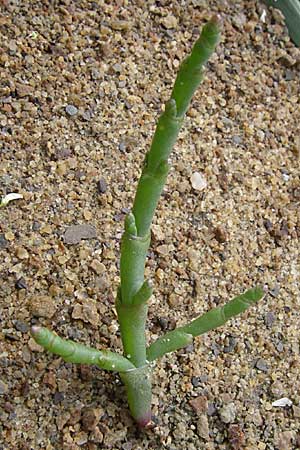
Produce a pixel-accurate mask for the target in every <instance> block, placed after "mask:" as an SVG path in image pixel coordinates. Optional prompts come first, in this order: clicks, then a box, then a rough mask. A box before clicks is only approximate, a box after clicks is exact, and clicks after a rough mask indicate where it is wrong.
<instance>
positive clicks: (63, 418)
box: [56, 411, 71, 431]
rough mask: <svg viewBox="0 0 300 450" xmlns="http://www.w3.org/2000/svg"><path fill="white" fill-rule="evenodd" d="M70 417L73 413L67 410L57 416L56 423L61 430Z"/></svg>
mask: <svg viewBox="0 0 300 450" xmlns="http://www.w3.org/2000/svg"><path fill="white" fill-rule="evenodd" d="M70 417H71V414H70V413H69V412H67V411H64V412H62V414H60V415H59V416H57V417H56V425H57V428H58V430H59V431H61V430H62V429H63V428H64V426H65V425H66V423H67V422H68V420H69V419H70Z"/></svg>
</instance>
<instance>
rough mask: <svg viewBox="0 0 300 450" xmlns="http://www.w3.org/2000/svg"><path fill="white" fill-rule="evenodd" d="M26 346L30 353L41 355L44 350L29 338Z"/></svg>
mask: <svg viewBox="0 0 300 450" xmlns="http://www.w3.org/2000/svg"><path fill="white" fill-rule="evenodd" d="M27 344H28V347H29V349H30V350H31V351H32V352H39V353H41V352H43V351H44V348H43V347H42V346H41V345H39V344H37V343H36V342H35V340H34V339H33V338H30V339H29V341H28V342H27Z"/></svg>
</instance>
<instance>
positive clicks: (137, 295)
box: [32, 16, 264, 427]
mask: <svg viewBox="0 0 300 450" xmlns="http://www.w3.org/2000/svg"><path fill="white" fill-rule="evenodd" d="M220 28H221V21H220V18H219V17H217V16H214V17H213V18H212V19H211V20H210V21H209V22H208V23H207V24H206V25H205V26H204V27H203V29H202V32H201V35H200V37H199V39H198V40H197V41H196V43H195V44H194V47H193V49H192V52H191V54H190V55H189V56H188V57H187V58H186V59H185V60H184V61H183V63H182V64H181V66H180V68H179V72H178V75H177V78H176V81H175V84H174V87H173V91H172V94H171V98H170V100H169V101H168V102H167V103H166V105H165V109H164V112H163V113H162V114H161V116H160V118H159V120H158V124H157V127H156V131H155V134H154V137H153V140H152V144H151V148H150V150H149V152H148V153H147V154H146V158H145V162H144V166H143V170H142V174H141V177H140V180H139V183H138V187H137V191H136V195H135V200H134V204H133V208H132V212H131V213H129V214H128V215H127V217H126V219H125V231H124V234H123V237H122V242H121V261H120V275H121V283H120V286H119V288H118V293H117V298H116V310H117V314H118V320H119V325H120V331H121V339H122V343H123V348H124V356H122V355H120V354H118V353H115V352H111V351H108V350H97V349H94V348H89V347H86V346H84V345H82V344H78V343H75V342H73V341H69V340H65V339H62V338H60V337H59V336H57V335H56V334H55V333H53V332H51V331H49V330H48V329H46V328H42V327H40V326H33V327H32V335H33V337H34V339H35V340H36V342H37V343H38V344H40V345H41V346H43V347H44V348H45V349H46V350H48V351H49V352H51V353H54V354H56V355H60V356H61V357H62V358H63V359H64V360H65V361H68V362H73V363H79V364H93V365H96V366H98V367H99V368H101V369H105V370H109V371H116V372H118V373H119V374H120V377H121V379H122V381H123V383H124V384H125V386H126V391H127V397H128V403H129V407H130V411H131V414H132V416H133V418H134V419H135V420H136V422H137V423H138V425H139V426H140V427H145V426H147V425H149V424H150V422H151V369H152V363H153V361H155V360H156V359H157V358H159V357H161V356H163V355H165V354H166V353H169V352H172V351H175V350H178V349H180V348H184V347H185V346H187V345H188V344H190V343H191V342H192V341H193V338H194V337H196V336H200V335H201V334H203V333H206V332H208V331H209V330H212V329H214V328H216V327H219V326H221V325H223V324H224V323H225V322H226V321H227V320H228V319H230V318H231V317H233V316H235V315H237V314H240V313H242V312H243V311H245V310H246V309H247V308H248V307H249V306H250V305H252V304H253V303H255V302H257V301H258V300H259V299H261V298H262V297H263V295H264V292H263V290H262V289H261V288H259V287H256V288H253V289H250V290H248V291H246V292H245V293H244V294H241V295H239V296H238V297H236V298H234V299H233V300H231V301H230V302H229V303H227V304H225V306H222V307H218V308H215V309H212V310H210V311H208V312H207V313H205V314H203V315H202V316H201V317H198V318H197V319H195V320H193V321H192V322H190V323H188V324H187V325H184V326H182V327H179V328H176V329H175V330H173V331H170V332H167V333H166V334H164V335H163V336H162V337H159V338H158V339H157V340H156V341H154V342H153V343H151V344H150V345H149V346H147V344H146V338H145V327H146V318H147V309H148V304H147V303H148V300H149V298H150V297H151V294H152V286H151V284H150V282H149V281H148V280H145V279H144V270H145V262H146V256H147V252H148V249H149V245H150V227H151V222H152V219H153V216H154V213H155V209H156V206H157V203H158V200H159V197H160V195H161V192H162V190H163V187H164V184H165V182H166V178H167V175H168V171H169V165H168V157H169V155H170V152H171V150H172V148H173V146H174V143H175V141H176V138H177V135H178V133H179V130H180V127H181V125H182V122H183V119H184V115H185V113H186V111H187V109H188V106H189V103H190V100H191V98H192V96H193V94H194V92H195V90H196V89H197V87H198V86H199V84H200V83H201V81H202V78H203V66H204V64H205V63H206V62H207V60H208V59H209V57H210V56H211V54H212V53H213V52H214V50H215V47H216V45H217V43H218V42H219V39H220Z"/></svg>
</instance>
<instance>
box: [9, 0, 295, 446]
mask: <svg viewBox="0 0 300 450" xmlns="http://www.w3.org/2000/svg"><path fill="white" fill-rule="evenodd" d="M263 10H264V7H263V5H262V4H261V3H260V2H258V1H252V0H250V1H229V0H228V1H226V0H221V1H207V0H191V1H187V0H186V1H185V0H182V1H172V2H170V1H166V0H164V1H153V0H146V1H142V0H135V1H127V0H119V1H117V0H115V1H109V0H107V1H104V0H98V1H87V0H78V1H70V0H64V1H56V0H53V1H50V0H43V1H42V0H41V1H33V2H30V1H29V0H27V1H26V0H25V1H16V0H12V1H9V0H2V1H1V11H2V12H1V16H0V32H1V39H0V43H1V44H0V46H1V54H0V63H1V69H0V74H1V112H0V126H1V144H0V145H1V147H0V158H1V165H0V189H1V191H0V193H1V195H4V194H6V193H9V192H19V193H22V194H23V196H24V200H17V201H14V202H12V203H10V204H9V205H8V206H7V207H6V208H3V209H1V212H0V277H1V294H0V319H1V331H0V449H1V450H8V449H9V450H29V449H34V450H37V449H46V450H51V449H55V450H62V449H63V450H75V449H76V450H77V449H88V450H95V449H100V448H101V449H102V448H103V449H123V450H140V449H153V450H156V449H162V448H166V449H169V450H175V449H188V450H196V449H197V450H198V449H200V450H201V449H211V450H212V449H220V450H221V449H222V450H223V449H234V450H236V449H247V450H264V449H266V450H275V449H276V450H295V449H299V448H300V425H299V422H300V381H299V370H300V352H299V324H300V306H299V235H300V219H299V200H300V183H299V151H300V137H299V122H300V108H299V93H300V87H299V70H300V52H299V49H297V48H295V47H294V45H293V43H291V42H290V40H289V38H288V35H287V32H286V30H285V28H284V26H283V22H282V19H281V16H280V15H279V14H278V13H275V12H274V13H273V14H272V13H270V12H267V14H266V15H264V14H263ZM216 12H219V13H221V14H222V15H223V18H224V22H225V25H224V32H223V37H222V42H221V44H220V45H219V47H218V50H217V53H216V54H215V55H214V57H213V58H212V60H211V62H210V63H209V64H208V67H207V74H206V78H205V81H204V83H203V84H202V86H201V88H200V89H199V91H198V92H197V95H196V96H195V98H194V100H193V103H192V106H191V109H190V111H189V113H188V117H187V119H186V122H185V125H184V128H183V130H182V132H181V134H180V138H179V141H178V143H177V145H176V148H175V149H174V153H173V154H172V158H171V162H172V171H171V173H170V176H169V179H168V184H167V186H166V188H165V191H164V194H163V197H162V200H161V202H160V205H159V209H158V211H157V215H156V219H155V222H154V226H153V238H152V246H151V251H150V254H149V261H148V266H147V274H148V276H150V277H151V278H152V279H153V280H154V281H155V295H154V296H153V298H152V299H151V304H150V315H149V322H148V334H149V340H150V339H154V338H155V337H156V336H158V335H160V334H161V333H162V332H163V331H164V330H166V329H171V328H172V327H174V326H175V324H178V325H179V324H183V323H185V322H186V320H188V319H190V318H194V317H196V316H197V315H198V314H200V313H201V312H203V311H206V310H207V309H209V308H210V307H212V306H215V305H217V304H223V303H224V302H226V301H227V300H229V299H230V298H232V297H233V296H234V295H236V294H238V293H240V292H242V291H243V290H245V289H246V288H247V287H251V286H253V285H256V284H258V283H261V284H263V285H264V286H265V288H266V289H267V290H268V294H267V296H266V297H265V299H264V300H263V301H262V302H260V303H259V304H258V305H257V307H255V308H252V309H251V310H249V311H248V312H247V313H246V314H244V315H243V316H242V317H240V318H237V319H235V320H232V321H230V322H229V323H228V324H227V325H226V326H224V327H223V328H221V329H220V330H217V331H215V332H211V333H209V334H208V335H206V336H205V337H203V338H201V339H200V338H199V339H196V340H195V342H194V345H193V346H190V347H188V348H187V349H186V350H184V351H181V352H177V353H176V354H172V355H168V356H166V357H164V358H163V359H161V360H160V361H159V362H158V363H157V366H156V368H155V372H154V380H153V382H154V388H153V390H154V399H153V414H154V423H155V427H154V428H153V429H151V430H149V431H147V432H144V433H141V432H139V431H138V430H137V429H136V427H135V425H134V423H133V422H132V419H131V418H130V415H129V413H128V410H127V406H126V401H125V397H124V388H123V386H122V385H121V383H120V381H119V380H118V378H117V377H115V376H112V375H110V374H107V373H105V372H102V371H100V370H96V369H94V368H89V367H79V366H75V365H72V364H67V363H64V362H63V361H62V360H61V359H60V358H57V357H53V356H51V355H49V354H46V353H45V352H43V351H41V348H40V347H39V346H37V345H36V344H35V343H34V341H33V340H32V338H30V334H29V328H30V325H31V324H36V323H40V324H43V325H45V326H48V327H50V328H51V329H52V330H55V331H56V332H57V333H59V334H60V335H62V336H66V337H69V338H72V339H75V340H77V341H79V342H82V343H86V344H90V345H92V346H97V347H98V348H111V349H115V350H119V349H121V343H120V338H119V334H118V325H117V321H116V312H115V309H114V298H115V294H116V288H117V285H118V280H119V271H118V258H119V243H120V236H121V233H122V228H123V219H124V215H125V213H126V212H127V211H128V209H129V208H130V207H131V204H132V199H133V195H134V190H135V187H136V182H137V179H138V176H139V173H140V167H141V163H142V160H143V158H144V155H145V152H146V151H147V148H148V146H149V143H150V141H151V135H152V133H153V129H154V124H155V121H156V119H157V117H158V114H159V111H160V109H161V105H162V103H163V102H164V101H166V100H167V99H168V97H169V95H170V91H171V86H172V82H173V80H174V77H175V74H176V70H177V68H178V65H179V62H180V61H181V59H182V58H183V57H184V55H186V53H187V52H188V51H189V50H190V48H191V46H192V43H193V42H194V40H195V38H196V37H197V36H198V30H199V27H201V26H202V25H203V23H204V22H205V21H206V20H207V19H208V18H209V17H210V16H211V14H212V13H216ZM195 172H199V173H200V174H202V176H203V177H204V178H205V180H206V181H207V186H206V187H205V188H204V189H202V190H201V191H199V190H195V189H193V187H192V185H191V176H192V174H193V173H195ZM78 224H81V225H84V227H83V228H81V232H82V233H83V235H84V237H86V238H87V239H84V240H80V236H79V237H78V234H76V233H78V229H76V230H75V232H74V229H73V228H70V227H73V226H74V225H78ZM72 233H73V234H72ZM74 233H75V234H74ZM70 236H71V238H70ZM70 239H71V240H70ZM283 397H287V398H288V399H290V401H291V404H290V406H286V407H282V406H281V407H280V406H279V407H275V406H272V403H273V402H274V401H275V400H278V399H280V398H283Z"/></svg>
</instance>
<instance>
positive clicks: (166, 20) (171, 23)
mask: <svg viewBox="0 0 300 450" xmlns="http://www.w3.org/2000/svg"><path fill="white" fill-rule="evenodd" d="M161 23H162V24H163V26H164V27H165V28H167V30H169V29H171V28H176V27H177V19H176V17H175V16H172V15H171V14H168V15H167V16H166V17H163V18H162V20H161Z"/></svg>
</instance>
